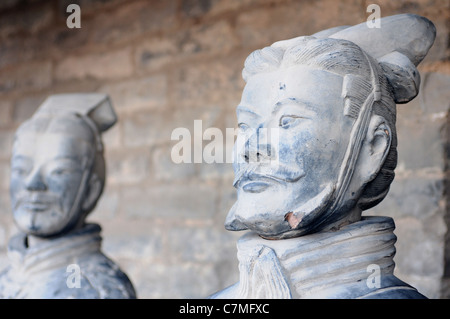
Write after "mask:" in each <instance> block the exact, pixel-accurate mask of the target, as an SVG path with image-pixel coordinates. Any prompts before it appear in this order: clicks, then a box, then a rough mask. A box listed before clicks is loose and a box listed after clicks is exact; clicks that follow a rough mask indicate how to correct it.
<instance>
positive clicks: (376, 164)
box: [357, 115, 392, 184]
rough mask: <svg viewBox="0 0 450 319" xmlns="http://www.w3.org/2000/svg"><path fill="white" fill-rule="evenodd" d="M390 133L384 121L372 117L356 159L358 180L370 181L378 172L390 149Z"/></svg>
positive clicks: (374, 116) (377, 116)
mask: <svg viewBox="0 0 450 319" xmlns="http://www.w3.org/2000/svg"><path fill="white" fill-rule="evenodd" d="M391 141H392V133H391V128H390V127H389V125H388V124H387V122H386V120H385V119H384V118H383V117H381V116H379V115H373V116H372V118H371V119H370V123H369V127H368V130H367V133H366V138H365V140H364V143H363V145H362V147H361V152H360V157H359V159H358V164H357V165H358V166H359V169H358V171H359V175H360V178H361V179H360V180H361V181H363V182H364V183H365V184H366V183H369V182H370V181H372V180H373V179H374V178H375V177H376V176H377V174H378V172H379V171H380V169H381V167H382V166H383V163H384V161H385V159H386V156H387V155H388V153H389V149H390V147H391Z"/></svg>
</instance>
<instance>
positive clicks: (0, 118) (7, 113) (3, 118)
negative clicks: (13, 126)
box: [0, 100, 13, 126]
mask: <svg viewBox="0 0 450 319" xmlns="http://www.w3.org/2000/svg"><path fill="white" fill-rule="evenodd" d="M12 109H13V103H12V102H11V101H7V100H0V126H7V125H8V124H10V123H11V117H12V116H11V115H12Z"/></svg>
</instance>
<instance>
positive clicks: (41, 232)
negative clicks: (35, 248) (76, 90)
mask: <svg viewBox="0 0 450 319" xmlns="http://www.w3.org/2000/svg"><path fill="white" fill-rule="evenodd" d="M95 151H96V150H95V138H94V134H93V133H92V130H91V129H90V128H89V126H88V125H86V124H85V123H84V121H83V120H82V119H81V117H77V116H75V115H66V116H62V117H61V116H60V117H45V116H42V117H37V118H34V119H32V120H30V121H29V122H26V123H24V124H23V125H22V126H21V127H20V128H19V130H18V132H17V134H16V139H15V142H14V147H13V154H12V162H11V184H10V196H11V204H12V209H13V216H14V220H15V222H16V225H17V226H18V227H19V229H21V230H22V231H24V232H25V233H27V234H31V235H36V236H40V237H49V236H54V235H58V234H61V233H64V232H67V231H69V230H71V229H74V228H76V227H77V226H79V225H81V224H83V223H84V219H85V217H86V215H87V213H88V212H89V211H90V210H91V209H92V208H93V205H94V204H95V202H96V201H97V199H98V197H99V196H100V193H101V190H102V182H101V181H100V180H99V178H98V176H99V175H101V174H96V173H95V172H93V167H94V162H95Z"/></svg>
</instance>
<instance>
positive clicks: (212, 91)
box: [173, 58, 244, 107]
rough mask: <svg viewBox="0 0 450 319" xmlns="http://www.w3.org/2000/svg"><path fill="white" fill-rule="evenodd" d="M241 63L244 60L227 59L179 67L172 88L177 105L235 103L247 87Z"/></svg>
mask: <svg viewBox="0 0 450 319" xmlns="http://www.w3.org/2000/svg"><path fill="white" fill-rule="evenodd" d="M242 65H243V59H242V60H241V61H240V60H239V59H236V58H226V59H220V60H215V61H214V63H202V64H192V65H189V66H185V67H182V68H180V69H179V70H178V72H177V76H176V82H175V87H174V88H173V92H174V95H175V100H176V103H177V106H179V107H196V106H198V105H205V103H207V105H210V106H211V107H217V106H220V107H227V106H229V105H233V106H236V105H237V104H238V103H239V100H240V97H241V94H242V88H243V86H244V81H243V80H242V77H241V72H242Z"/></svg>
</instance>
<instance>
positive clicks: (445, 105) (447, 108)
mask: <svg viewBox="0 0 450 319" xmlns="http://www.w3.org/2000/svg"><path fill="white" fill-rule="evenodd" d="M422 78H423V79H424V83H423V88H422V90H423V101H424V104H425V111H426V112H427V113H441V112H444V113H447V112H450V90H449V89H448V88H449V87H450V75H448V74H441V73H429V74H426V75H425V76H424V77H422Z"/></svg>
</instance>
